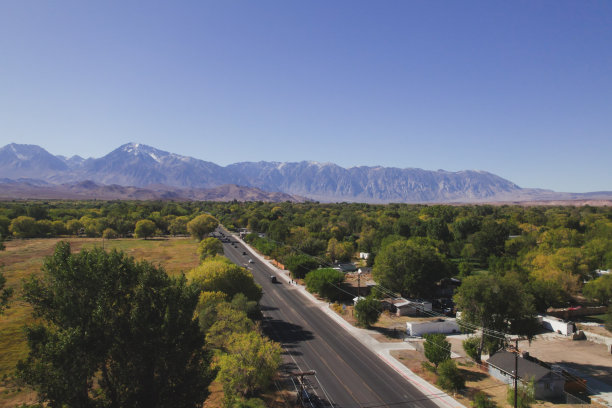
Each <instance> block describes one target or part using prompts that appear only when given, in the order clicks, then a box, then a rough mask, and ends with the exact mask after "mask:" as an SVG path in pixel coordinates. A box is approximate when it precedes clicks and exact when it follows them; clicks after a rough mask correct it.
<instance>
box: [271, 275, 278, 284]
mask: <svg viewBox="0 0 612 408" xmlns="http://www.w3.org/2000/svg"><path fill="white" fill-rule="evenodd" d="M270 281H272V283H276V282H278V280H277V279H276V276H274V275H271V276H270Z"/></svg>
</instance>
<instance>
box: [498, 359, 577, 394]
mask: <svg viewBox="0 0 612 408" xmlns="http://www.w3.org/2000/svg"><path fill="white" fill-rule="evenodd" d="M487 364H488V365H489V374H491V376H493V377H495V378H497V379H498V380H500V381H502V382H505V383H506V384H514V374H513V373H514V365H515V356H514V353H510V352H508V351H499V352H497V353H495V354H494V355H492V356H491V357H490V358H489V360H488V361H487ZM518 377H519V380H521V382H523V383H526V382H528V381H531V380H532V379H533V382H534V385H535V390H534V391H535V398H536V399H549V398H556V397H561V396H563V394H564V388H565V378H564V377H563V375H562V374H561V373H557V372H554V371H552V370H551V369H549V368H547V367H544V366H542V365H540V364H537V363H535V362H533V361H529V360H527V359H524V358H522V357H519V358H518Z"/></svg>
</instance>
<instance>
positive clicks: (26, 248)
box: [0, 238, 198, 407]
mask: <svg viewBox="0 0 612 408" xmlns="http://www.w3.org/2000/svg"><path fill="white" fill-rule="evenodd" d="M62 240H64V241H67V242H69V243H70V245H71V247H72V251H73V252H78V251H80V250H81V249H82V248H87V249H91V248H93V247H96V246H98V247H101V246H102V245H104V248H105V249H118V250H122V251H124V252H125V253H127V254H128V255H130V256H133V257H134V258H135V259H137V260H147V261H149V262H151V263H153V264H155V265H160V266H162V267H163V268H164V269H165V270H166V272H167V273H168V274H169V275H179V274H180V273H181V272H187V271H188V270H189V269H191V268H194V267H195V266H197V265H198V255H197V253H196V248H197V243H196V242H195V241H193V240H192V239H189V238H169V239H149V240H142V239H117V240H104V241H102V240H101V239H93V238H67V239H59V238H54V239H29V240H15V241H9V242H6V243H5V245H6V250H5V251H1V252H0V268H1V270H2V272H3V273H4V276H5V277H6V279H7V286H8V287H11V288H14V289H15V295H14V296H13V301H12V302H11V307H10V308H9V309H8V310H7V311H6V312H5V314H4V315H1V316H0V380H1V381H0V407H12V406H15V405H16V404H20V403H22V402H27V401H30V400H31V399H32V395H31V394H32V393H31V392H28V391H26V390H20V389H19V388H18V387H17V386H16V385H14V384H13V383H12V381H10V379H9V380H8V381H7V380H6V379H7V377H9V378H10V376H11V375H12V373H13V371H14V368H15V364H16V363H17V361H19V360H20V359H23V358H25V357H26V355H27V347H26V344H25V338H24V332H23V327H24V325H26V324H28V323H30V322H32V316H31V309H30V308H29V307H28V305H27V304H25V303H24V302H23V301H21V300H20V295H21V282H22V280H23V279H25V278H27V277H29V276H32V275H38V274H40V270H41V267H42V265H43V262H44V259H45V257H46V256H49V255H51V254H52V253H53V250H54V248H55V246H56V244H57V243H58V242H60V241H62Z"/></svg>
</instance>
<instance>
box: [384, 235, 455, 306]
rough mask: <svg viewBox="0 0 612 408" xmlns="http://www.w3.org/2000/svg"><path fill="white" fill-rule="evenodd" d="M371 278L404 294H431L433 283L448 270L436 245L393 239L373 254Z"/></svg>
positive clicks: (446, 274)
mask: <svg viewBox="0 0 612 408" xmlns="http://www.w3.org/2000/svg"><path fill="white" fill-rule="evenodd" d="M372 274H373V277H374V279H375V280H376V281H377V282H378V283H379V284H381V285H382V286H385V287H386V288H388V289H390V290H392V291H395V292H400V293H401V294H402V295H403V296H413V297H430V296H431V293H432V290H433V288H434V286H435V283H436V282H438V281H439V280H440V279H442V278H445V277H448V276H449V274H450V268H449V264H448V262H447V260H446V258H445V257H444V255H442V254H440V253H439V252H438V250H437V249H436V248H434V247H433V246H431V245H427V244H424V243H421V242H416V241H413V240H400V241H395V242H393V243H391V244H389V245H387V246H385V247H384V248H383V249H382V250H381V251H380V253H378V255H377V256H376V261H375V263H374V269H373V271H372Z"/></svg>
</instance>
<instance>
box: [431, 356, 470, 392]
mask: <svg viewBox="0 0 612 408" xmlns="http://www.w3.org/2000/svg"><path fill="white" fill-rule="evenodd" d="M437 384H438V385H439V386H440V387H442V388H443V389H445V390H447V391H453V392H456V391H459V390H461V389H463V388H465V378H463V375H462V374H461V370H459V368H458V367H457V364H455V362H454V361H453V360H450V359H449V360H445V361H443V362H441V363H440V365H439V366H438V381H437Z"/></svg>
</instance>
